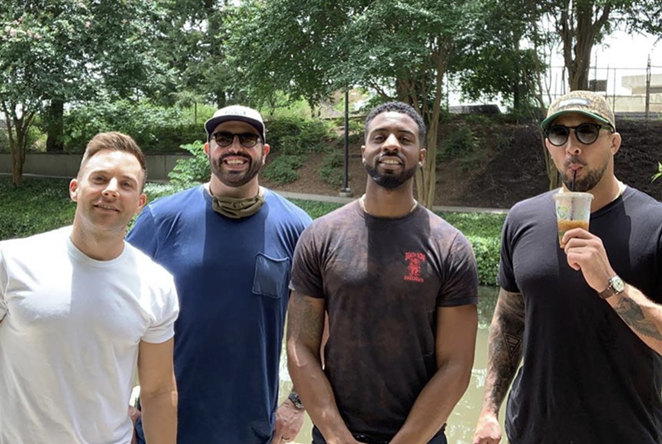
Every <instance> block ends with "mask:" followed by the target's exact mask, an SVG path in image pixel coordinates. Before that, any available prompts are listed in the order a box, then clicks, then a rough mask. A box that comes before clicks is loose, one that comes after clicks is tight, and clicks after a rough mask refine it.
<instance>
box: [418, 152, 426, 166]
mask: <svg viewBox="0 0 662 444" xmlns="http://www.w3.org/2000/svg"><path fill="white" fill-rule="evenodd" d="M427 155H428V150H426V149H425V148H421V150H420V151H419V152H418V165H419V166H423V165H425V159H426V158H427Z"/></svg>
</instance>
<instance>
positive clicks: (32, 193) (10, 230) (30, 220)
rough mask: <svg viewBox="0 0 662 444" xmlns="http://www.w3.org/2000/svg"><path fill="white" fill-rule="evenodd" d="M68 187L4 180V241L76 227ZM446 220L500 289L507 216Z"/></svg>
mask: <svg viewBox="0 0 662 444" xmlns="http://www.w3.org/2000/svg"><path fill="white" fill-rule="evenodd" d="M281 157H283V156H281ZM276 160H278V159H276ZM276 160H274V162H275V161H276ZM290 160H292V159H290ZM274 162H272V163H274ZM294 162H296V161H294ZM68 183H69V181H68V180H67V179H42V178H29V179H26V180H25V181H24V186H23V187H21V188H14V186H13V185H12V183H11V178H10V177H0V195H2V199H0V212H1V213H2V215H3V217H2V218H0V240H3V239H11V238H16V237H26V236H30V235H33V234H37V233H41V232H44V231H48V230H53V229H56V228H59V227H62V226H65V225H69V224H71V223H72V221H73V216H74V211H75V205H74V204H73V203H72V202H71V200H70V199H69V193H68ZM180 189H181V188H180V187H177V186H174V185H172V184H156V183H148V184H147V185H146V186H145V192H146V193H147V196H148V198H149V200H150V201H153V200H155V199H156V198H158V197H161V196H165V195H169V194H172V193H174V192H176V191H179V190H180ZM293 202H294V203H295V204H296V205H298V206H299V207H301V208H302V209H303V210H304V211H306V212H307V213H308V214H309V215H310V216H311V217H312V218H313V219H316V218H318V217H320V216H323V215H325V214H327V213H329V212H331V211H333V210H335V209H337V208H339V207H340V206H341V205H342V204H337V203H329V202H317V201H305V200H294V201H293ZM440 216H442V217H443V218H444V219H445V220H446V221H448V222H449V223H451V224H452V225H454V226H455V227H456V228H457V229H459V230H460V231H462V232H463V233H464V234H465V235H466V236H467V239H468V240H469V242H471V245H472V247H473V250H474V254H475V255H476V260H477V262H478V279H479V282H480V284H481V285H490V286H496V276H497V272H498V266H499V252H500V248H501V227H502V226H503V222H504V220H505V215H503V214H486V213H440Z"/></svg>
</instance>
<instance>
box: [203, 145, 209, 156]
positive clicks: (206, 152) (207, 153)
mask: <svg viewBox="0 0 662 444" xmlns="http://www.w3.org/2000/svg"><path fill="white" fill-rule="evenodd" d="M204 150H205V154H206V155H208V156H209V142H205V146H204Z"/></svg>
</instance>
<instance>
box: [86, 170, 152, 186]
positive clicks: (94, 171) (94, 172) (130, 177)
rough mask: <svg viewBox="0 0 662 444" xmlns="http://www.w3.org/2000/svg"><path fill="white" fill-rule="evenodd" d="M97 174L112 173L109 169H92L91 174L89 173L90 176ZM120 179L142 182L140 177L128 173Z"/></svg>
mask: <svg viewBox="0 0 662 444" xmlns="http://www.w3.org/2000/svg"><path fill="white" fill-rule="evenodd" d="M95 174H105V175H109V174H111V173H110V172H109V171H108V170H92V171H90V174H89V175H90V176H93V175H95ZM120 179H121V180H130V181H132V182H136V183H140V180H139V179H138V178H136V177H133V176H128V175H126V174H123V175H121V176H120Z"/></svg>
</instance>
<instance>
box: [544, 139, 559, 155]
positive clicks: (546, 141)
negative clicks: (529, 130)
mask: <svg viewBox="0 0 662 444" xmlns="http://www.w3.org/2000/svg"><path fill="white" fill-rule="evenodd" d="M543 137H544V136H543ZM544 141H545V148H547V152H548V153H549V155H550V157H552V158H553V156H552V150H553V149H554V145H552V144H551V143H549V140H548V139H547V137H545V139H544ZM558 148H560V147H558Z"/></svg>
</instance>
